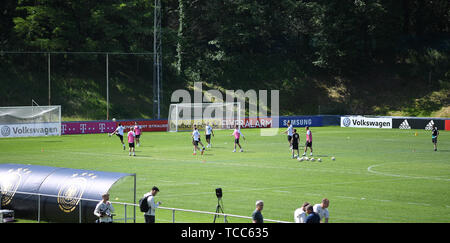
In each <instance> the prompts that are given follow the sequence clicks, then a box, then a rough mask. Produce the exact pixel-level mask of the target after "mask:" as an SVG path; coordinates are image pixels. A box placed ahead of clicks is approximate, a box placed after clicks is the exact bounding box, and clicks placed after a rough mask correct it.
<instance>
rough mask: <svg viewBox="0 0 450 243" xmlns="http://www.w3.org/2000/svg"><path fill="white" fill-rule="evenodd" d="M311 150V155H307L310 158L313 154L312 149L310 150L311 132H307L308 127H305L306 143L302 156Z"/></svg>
mask: <svg viewBox="0 0 450 243" xmlns="http://www.w3.org/2000/svg"><path fill="white" fill-rule="evenodd" d="M308 147H309V149H311V153H310V154H309V155H310V156H312V155H313V154H312V153H313V149H312V132H311V130H309V127H308V126H306V143H305V152H304V153H303V156H305V155H306V150H307V149H308Z"/></svg>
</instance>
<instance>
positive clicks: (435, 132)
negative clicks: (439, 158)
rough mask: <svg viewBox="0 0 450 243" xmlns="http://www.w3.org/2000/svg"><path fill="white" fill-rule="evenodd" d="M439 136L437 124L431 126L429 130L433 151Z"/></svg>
mask: <svg viewBox="0 0 450 243" xmlns="http://www.w3.org/2000/svg"><path fill="white" fill-rule="evenodd" d="M438 136H439V131H438V128H437V126H434V127H433V130H431V141H432V142H433V145H434V151H437V139H438Z"/></svg>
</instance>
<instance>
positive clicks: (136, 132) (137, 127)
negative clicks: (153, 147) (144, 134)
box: [134, 122, 141, 147]
mask: <svg viewBox="0 0 450 243" xmlns="http://www.w3.org/2000/svg"><path fill="white" fill-rule="evenodd" d="M134 133H135V134H136V145H137V146H138V147H139V146H140V145H141V142H140V140H139V139H140V137H141V128H140V127H139V125H138V123H137V122H134Z"/></svg>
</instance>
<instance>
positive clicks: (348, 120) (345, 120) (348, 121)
mask: <svg viewBox="0 0 450 243" xmlns="http://www.w3.org/2000/svg"><path fill="white" fill-rule="evenodd" d="M350 123H351V121H350V118H348V117H346V118H344V120H342V124H344V126H346V127H348V126H350Z"/></svg>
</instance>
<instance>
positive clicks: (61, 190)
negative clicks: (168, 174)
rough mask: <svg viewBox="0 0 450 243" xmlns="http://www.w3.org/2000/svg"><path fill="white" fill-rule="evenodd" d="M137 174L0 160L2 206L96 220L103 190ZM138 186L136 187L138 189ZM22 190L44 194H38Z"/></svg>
mask: <svg viewBox="0 0 450 243" xmlns="http://www.w3.org/2000/svg"><path fill="white" fill-rule="evenodd" d="M126 176H135V174H127V173H117V172H104V171H93V170H82V169H70V168H58V167H50V166H38V165H23V164H0V190H1V192H2V193H1V194H2V199H1V207H2V208H8V209H12V210H14V211H15V214H16V216H17V217H20V218H28V219H36V218H37V215H38V210H37V209H38V204H40V209H41V211H40V217H41V219H42V220H47V221H50V222H79V220H80V211H79V210H80V209H79V204H80V199H90V200H95V201H93V202H92V201H82V202H81V205H82V206H81V208H82V209H81V210H82V212H81V215H82V220H81V221H82V222H94V221H95V219H96V218H95V216H94V215H93V211H94V209H95V206H96V204H97V203H98V201H100V200H101V196H102V194H104V193H105V192H108V191H109V189H110V188H111V187H112V185H113V184H114V183H116V182H117V181H119V180H120V179H121V178H123V177H126ZM135 189H136V188H134V190H135ZM23 193H39V194H44V196H41V197H40V198H39V197H38V196H36V195H27V194H23Z"/></svg>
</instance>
